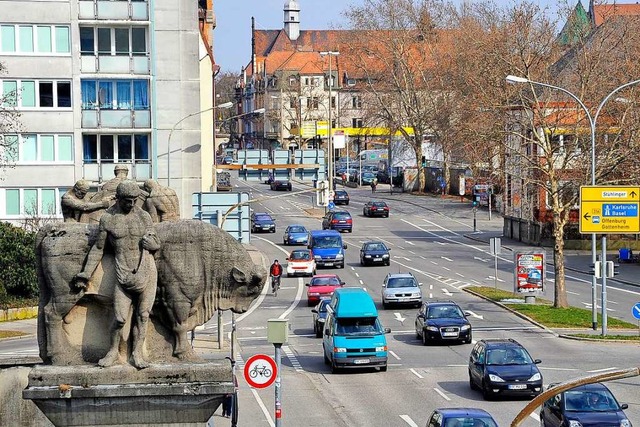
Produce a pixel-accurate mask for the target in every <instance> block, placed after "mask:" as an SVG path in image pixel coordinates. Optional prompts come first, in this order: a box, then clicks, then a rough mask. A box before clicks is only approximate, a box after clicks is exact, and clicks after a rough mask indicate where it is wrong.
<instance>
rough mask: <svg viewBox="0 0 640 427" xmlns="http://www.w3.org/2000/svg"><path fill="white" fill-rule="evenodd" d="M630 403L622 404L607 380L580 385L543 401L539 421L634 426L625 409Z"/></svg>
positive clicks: (554, 425) (556, 425)
mask: <svg viewBox="0 0 640 427" xmlns="http://www.w3.org/2000/svg"><path fill="white" fill-rule="evenodd" d="M554 385H555V384H551V385H550V386H549V387H550V388H552V387H553V386H554ZM628 407H629V405H627V404H626V403H623V404H622V405H621V404H619V403H618V401H617V400H616V398H615V397H614V396H613V394H612V393H611V391H610V390H609V389H608V388H607V386H605V385H604V384H601V383H595V384H586V385H581V386H578V387H574V388H572V389H569V390H566V391H563V392H562V393H559V394H556V395H555V396H553V397H552V398H551V399H549V400H547V401H546V402H544V404H543V405H542V409H541V410H540V425H543V426H545V427H569V426H577V425H582V426H625V427H631V421H629V418H627V416H626V414H625V413H624V412H623V409H627V408H628Z"/></svg>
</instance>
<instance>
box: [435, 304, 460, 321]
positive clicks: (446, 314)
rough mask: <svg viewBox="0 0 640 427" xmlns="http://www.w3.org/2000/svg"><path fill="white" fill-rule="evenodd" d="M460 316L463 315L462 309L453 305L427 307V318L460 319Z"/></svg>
mask: <svg viewBox="0 0 640 427" xmlns="http://www.w3.org/2000/svg"><path fill="white" fill-rule="evenodd" d="M462 317H464V314H462V310H460V308H459V307H455V306H453V305H443V306H436V307H429V310H428V311H427V318H428V319H460V318H462Z"/></svg>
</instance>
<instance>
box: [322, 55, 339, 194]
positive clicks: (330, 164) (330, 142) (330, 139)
mask: <svg viewBox="0 0 640 427" xmlns="http://www.w3.org/2000/svg"><path fill="white" fill-rule="evenodd" d="M338 55H340V52H337V51H333V50H329V51H325V52H320V56H329V134H328V137H327V152H328V153H327V154H329V162H328V165H327V166H328V169H329V194H333V135H332V134H333V131H332V129H331V127H332V126H331V101H332V100H331V87H332V86H333V75H332V74H331V57H332V56H338Z"/></svg>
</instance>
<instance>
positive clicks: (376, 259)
mask: <svg viewBox="0 0 640 427" xmlns="http://www.w3.org/2000/svg"><path fill="white" fill-rule="evenodd" d="M373 261H374V262H376V261H382V258H374V259H373Z"/></svg>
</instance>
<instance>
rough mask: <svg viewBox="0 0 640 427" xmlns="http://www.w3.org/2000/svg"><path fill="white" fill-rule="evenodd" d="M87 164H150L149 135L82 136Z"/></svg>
mask: <svg viewBox="0 0 640 427" xmlns="http://www.w3.org/2000/svg"><path fill="white" fill-rule="evenodd" d="M82 149H83V160H84V162H85V163H102V162H106V163H111V162H113V163H117V162H124V161H126V162H131V161H134V162H136V161H139V162H148V161H149V160H150V159H149V153H150V148H149V135H148V134H118V135H105V134H99V135H98V134H85V135H83V136H82Z"/></svg>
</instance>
